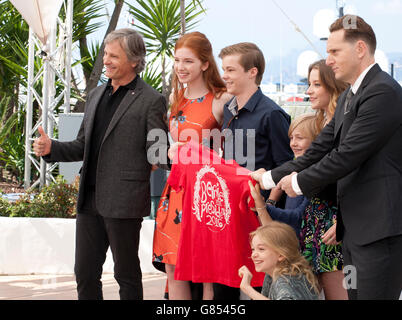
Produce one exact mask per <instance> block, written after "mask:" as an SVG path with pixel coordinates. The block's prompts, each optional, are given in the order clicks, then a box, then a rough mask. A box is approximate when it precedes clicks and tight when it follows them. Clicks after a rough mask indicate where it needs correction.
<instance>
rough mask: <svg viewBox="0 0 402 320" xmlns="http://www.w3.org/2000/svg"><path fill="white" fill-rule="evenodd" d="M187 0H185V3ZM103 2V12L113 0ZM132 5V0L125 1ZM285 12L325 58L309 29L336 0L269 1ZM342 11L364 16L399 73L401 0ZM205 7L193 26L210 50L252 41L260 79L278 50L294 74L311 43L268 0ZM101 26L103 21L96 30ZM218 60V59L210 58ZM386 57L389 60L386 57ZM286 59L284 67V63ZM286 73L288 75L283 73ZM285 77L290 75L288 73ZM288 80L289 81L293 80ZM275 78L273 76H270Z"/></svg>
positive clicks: (230, 0)
mask: <svg viewBox="0 0 402 320" xmlns="http://www.w3.org/2000/svg"><path fill="white" fill-rule="evenodd" d="M189 1H190V0H186V4H188V3H189ZM107 2H109V5H108V7H109V13H111V12H112V10H113V5H112V4H110V3H111V1H107ZM128 2H130V3H133V4H135V0H128ZM275 2H276V3H277V4H278V5H279V6H280V7H281V8H282V9H283V11H284V12H285V13H286V15H287V16H288V17H289V18H290V19H291V20H292V21H293V22H294V23H295V24H297V26H298V27H299V28H300V29H301V30H302V31H303V33H304V34H305V35H306V36H307V37H308V38H309V40H310V41H311V42H313V43H314V45H315V46H316V48H318V51H319V52H320V54H321V55H322V56H323V57H325V56H326V52H325V45H326V43H325V41H320V40H319V38H318V37H317V36H316V35H315V34H314V33H313V18H314V15H315V14H316V13H317V12H318V11H319V10H321V9H331V10H333V11H334V12H336V13H337V8H336V4H337V1H336V0H275ZM343 2H344V5H345V8H346V10H347V11H346V13H348V11H349V12H350V13H354V14H357V15H359V16H361V17H363V19H365V20H366V21H367V22H368V23H369V24H370V25H371V26H372V27H373V29H374V31H375V33H376V36H377V42H378V45H377V48H378V49H380V50H382V51H384V52H385V53H386V54H387V55H388V54H390V55H391V56H392V57H394V56H396V55H395V54H394V53H400V55H399V56H398V57H399V58H398V59H397V61H398V64H399V65H400V67H398V68H396V69H395V72H396V75H397V77H398V78H402V41H401V38H402V36H401V34H402V0H344V1H343ZM203 6H204V7H205V8H206V10H207V12H206V14H205V15H202V16H201V19H200V22H199V24H198V26H197V27H196V28H195V29H193V30H197V31H200V32H203V33H205V34H206V36H207V37H208V38H209V40H210V41H211V43H212V46H213V49H214V54H215V56H216V57H217V55H218V54H219V51H220V50H221V49H222V48H223V47H225V46H227V45H230V44H233V43H237V42H242V41H250V42H254V43H256V44H257V45H258V46H259V47H260V48H261V50H262V51H263V53H264V56H265V59H266V61H267V63H268V68H267V70H266V73H265V77H266V79H272V77H277V75H278V74H279V71H278V68H279V66H278V65H279V62H278V61H279V56H281V55H282V57H283V59H282V60H283V63H284V68H287V70H288V75H289V74H290V75H292V74H293V75H295V73H296V61H295V60H297V56H298V55H299V54H300V53H302V52H303V51H305V50H312V47H311V46H310V45H309V43H308V42H307V41H306V40H305V39H304V37H303V36H302V35H301V34H300V33H299V32H297V31H296V30H295V27H294V25H293V24H292V23H291V22H290V21H289V20H288V18H286V17H285V15H284V14H283V13H282V12H281V11H280V10H279V8H278V7H277V6H276V5H275V3H274V1H273V0H203ZM126 21H127V15H126V14H125V13H124V9H123V12H122V14H121V16H120V21H119V24H118V27H126V26H127V23H126ZM105 31H106V26H105V27H104V28H102V30H99V33H98V35H100V34H102V35H101V37H102V36H103V34H104V32H105ZM216 60H217V63H218V65H220V59H218V58H217V59H216ZM389 62H390V63H392V62H396V61H393V60H392V58H390V59H389ZM286 64H287V66H286ZM288 78H289V77H288ZM290 78H291V77H290ZM295 80H297V79H292V80H289V81H295ZM276 81H277V79H276Z"/></svg>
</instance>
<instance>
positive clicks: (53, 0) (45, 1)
mask: <svg viewBox="0 0 402 320" xmlns="http://www.w3.org/2000/svg"><path fill="white" fill-rule="evenodd" d="M10 2H11V3H12V4H13V5H14V7H15V8H16V9H17V10H18V12H19V13H21V15H22V17H23V18H24V20H25V21H26V22H27V23H28V25H29V26H30V27H31V28H32V29H33V31H34V33H35V34H36V36H37V37H38V38H39V39H40V41H41V42H42V43H43V44H44V45H45V44H46V41H47V37H48V36H49V33H50V30H51V28H52V27H53V26H54V24H55V22H56V19H57V15H58V14H59V11H60V7H61V5H62V3H63V0H10Z"/></svg>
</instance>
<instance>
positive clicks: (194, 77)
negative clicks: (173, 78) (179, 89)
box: [174, 47, 208, 84]
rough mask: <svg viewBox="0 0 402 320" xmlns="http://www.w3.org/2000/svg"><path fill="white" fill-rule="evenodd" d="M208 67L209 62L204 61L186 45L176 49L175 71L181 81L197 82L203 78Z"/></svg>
mask: <svg viewBox="0 0 402 320" xmlns="http://www.w3.org/2000/svg"><path fill="white" fill-rule="evenodd" d="M207 69H208V62H205V63H202V61H201V60H200V59H199V58H198V57H197V56H196V55H195V54H194V52H193V51H192V50H191V49H189V48H186V47H182V48H179V49H177V50H176V52H175V56H174V71H175V73H176V75H177V78H178V79H179V81H180V82H181V83H187V84H189V83H196V82H197V81H199V80H202V77H203V72H204V71H205V70H207Z"/></svg>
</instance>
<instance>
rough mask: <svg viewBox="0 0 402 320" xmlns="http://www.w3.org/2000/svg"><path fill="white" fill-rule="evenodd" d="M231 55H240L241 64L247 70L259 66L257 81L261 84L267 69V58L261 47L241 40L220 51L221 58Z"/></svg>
mask: <svg viewBox="0 0 402 320" xmlns="http://www.w3.org/2000/svg"><path fill="white" fill-rule="evenodd" d="M231 55H240V65H241V66H242V67H243V68H244V70H245V71H248V70H250V69H251V68H254V67H255V68H257V70H258V74H257V76H256V78H255V82H256V84H257V85H260V84H261V81H262V76H263V75H264V71H265V59H264V55H263V53H262V51H261V50H260V48H258V47H257V45H255V44H254V43H251V42H240V43H236V44H233V45H231V46H227V47H225V48H223V49H222V50H221V52H220V53H219V58H221V59H223V58H224V57H226V56H231Z"/></svg>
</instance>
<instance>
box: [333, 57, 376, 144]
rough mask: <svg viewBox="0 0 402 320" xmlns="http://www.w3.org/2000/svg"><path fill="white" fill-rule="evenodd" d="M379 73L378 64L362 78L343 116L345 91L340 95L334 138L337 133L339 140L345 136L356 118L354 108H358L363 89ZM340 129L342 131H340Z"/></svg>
mask: <svg viewBox="0 0 402 320" xmlns="http://www.w3.org/2000/svg"><path fill="white" fill-rule="evenodd" d="M380 71H381V68H380V67H379V65H378V64H375V65H374V66H373V67H372V68H371V69H370V70H369V72H368V73H367V74H366V76H365V77H364V79H363V81H362V83H361V85H360V87H359V89H358V90H357V92H356V94H355V95H354V96H353V98H352V99H351V100H350V102H349V103H350V106H349V110H350V111H349V112H348V113H347V114H344V105H345V100H346V94H347V91H348V90H346V91H345V92H344V93H342V95H343V96H342V99H340V100H341V101H342V103H340V104H339V106H337V109H338V108H340V109H341V110H338V118H337V119H336V120H337V121H336V125H335V137H336V136H337V135H338V133H339V132H341V140H342V139H343V137H344V136H345V135H346V134H347V132H348V130H349V128H350V126H351V125H352V123H353V121H354V119H355V118H356V115H357V110H356V108H357V107H358V104H359V103H358V102H359V100H360V96H361V95H362V93H363V91H364V88H365V87H366V86H367V85H368V84H369V83H370V81H371V80H372V79H373V78H374V77H375V75H376V74H377V73H378V72H380ZM341 128H342V130H340V129H341Z"/></svg>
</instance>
